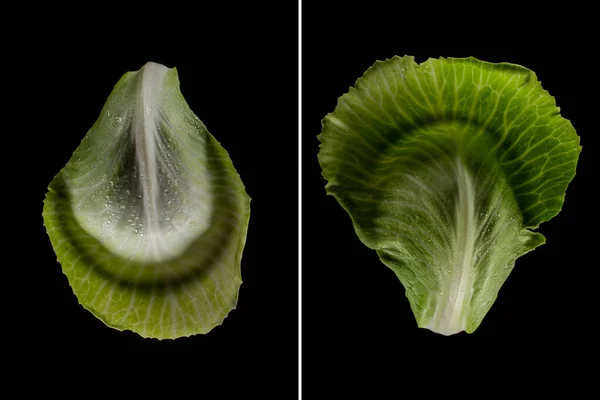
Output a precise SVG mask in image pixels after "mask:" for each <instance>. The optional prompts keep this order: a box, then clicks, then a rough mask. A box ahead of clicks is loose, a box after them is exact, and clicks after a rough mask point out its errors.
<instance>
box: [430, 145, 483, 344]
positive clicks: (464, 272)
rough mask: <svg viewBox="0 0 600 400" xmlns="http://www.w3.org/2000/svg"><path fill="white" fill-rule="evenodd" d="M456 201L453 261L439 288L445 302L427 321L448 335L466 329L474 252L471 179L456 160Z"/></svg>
mask: <svg viewBox="0 0 600 400" xmlns="http://www.w3.org/2000/svg"><path fill="white" fill-rule="evenodd" d="M456 180H457V182H456V183H457V188H458V190H457V198H456V202H455V212H454V215H455V217H454V227H455V231H454V235H453V236H454V237H453V248H454V257H453V259H452V265H451V268H450V271H451V274H450V276H449V277H448V279H447V285H445V287H444V288H443V294H442V296H444V298H445V301H444V300H443V299H440V301H439V302H438V309H437V310H436V312H435V316H434V318H433V320H432V321H431V325H434V326H433V328H435V329H434V330H435V331H437V332H439V333H442V334H445V335H452V334H455V333H458V332H460V331H463V330H465V329H466V322H467V321H466V316H467V315H468V309H467V307H468V304H469V302H470V297H471V285H472V279H473V266H474V263H475V260H474V249H475V240H476V238H477V235H476V229H477V228H476V226H475V224H476V218H475V212H476V206H475V188H474V186H475V185H474V182H473V177H472V176H471V174H470V173H469V171H468V170H467V168H466V167H465V165H464V164H463V163H462V161H461V160H460V157H457V158H456Z"/></svg>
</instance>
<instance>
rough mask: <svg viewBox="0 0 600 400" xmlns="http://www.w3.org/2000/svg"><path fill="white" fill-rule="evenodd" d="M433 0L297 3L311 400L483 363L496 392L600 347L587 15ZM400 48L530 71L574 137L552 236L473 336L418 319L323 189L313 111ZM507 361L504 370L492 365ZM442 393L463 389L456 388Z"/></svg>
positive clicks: (523, 262)
mask: <svg viewBox="0 0 600 400" xmlns="http://www.w3.org/2000/svg"><path fill="white" fill-rule="evenodd" d="M438 4H439V3H432V4H428V5H427V4H425V7H424V8H425V9H416V8H414V7H412V6H414V5H409V4H407V3H406V2H396V3H395V5H392V3H386V4H385V5H383V4H381V5H379V4H378V3H377V2H370V3H369V4H368V5H367V4H364V5H363V4H362V3H361V6H357V7H353V6H350V5H349V4H345V5H344V4H337V6H335V7H330V8H323V7H321V5H320V4H319V5H317V4H315V3H308V2H306V3H304V7H303V27H304V28H303V29H304V30H303V53H302V60H303V62H302V83H303V92H302V122H303V137H302V160H303V168H302V171H303V180H302V183H303V190H302V206H303V221H304V223H303V232H302V239H303V249H302V254H303V271H302V276H303V279H302V288H303V295H304V297H303V327H304V329H303V337H302V339H303V349H304V357H303V365H304V367H305V368H304V370H303V371H304V374H303V382H304V383H305V385H304V386H305V388H304V395H305V397H306V398H317V396H318V395H325V397H326V396H328V395H329V396H333V397H332V398H345V397H346V396H351V397H352V396H362V395H364V394H367V395H366V397H365V398H396V397H397V396H398V397H401V396H402V394H408V393H414V392H415V391H416V392H422V391H425V392H428V391H429V390H430V389H432V388H434V387H436V386H437V385H436V382H440V380H442V379H444V378H445V377H448V376H453V374H455V373H457V374H463V376H462V378H461V379H459V380H458V381H457V383H456V386H455V387H454V388H455V389H456V388H459V387H461V385H463V384H464V379H467V380H468V379H469V377H471V376H473V374H476V373H478V372H479V371H481V372H482V373H484V374H485V373H488V374H489V375H490V378H489V381H488V380H484V381H481V382H480V383H483V382H490V383H492V382H494V383H493V385H494V387H498V386H500V385H498V384H497V382H496V381H497V377H499V376H505V377H507V378H506V379H510V380H512V379H513V378H514V376H519V375H521V373H517V372H516V370H517V369H519V368H522V367H523V366H525V365H528V366H529V365H531V366H532V368H534V369H536V370H537V369H539V367H541V366H544V365H545V366H547V367H549V368H554V369H555V370H556V371H557V372H558V371H560V373H563V372H569V371H570V372H573V371H574V370H576V369H578V365H579V364H578V363H575V364H573V363H571V362H564V361H563V358H565V357H567V358H568V359H577V360H579V359H581V360H584V359H590V358H591V357H592V354H597V349H598V347H597V345H596V341H592V340H591V338H592V335H595V334H593V333H592V332H591V331H590V326H589V325H588V324H587V323H586V322H585V321H588V320H589V319H590V315H592V314H595V311H594V310H595V308H596V307H597V306H596V305H595V304H597V300H596V299H595V295H594V294H593V290H595V289H592V287H593V284H592V283H590V282H593V280H594V279H597V276H598V272H597V265H598V262H597V260H596V258H595V257H594V251H593V248H594V246H595V245H594V244H593V243H592V237H591V235H590V233H588V232H586V230H585V227H586V225H588V223H589V222H590V220H591V218H592V216H591V215H590V210H593V209H594V204H592V200H591V198H592V197H593V195H592V193H593V192H592V189H591V186H594V185H595V183H596V182H597V172H598V168H597V166H594V161H593V157H594V153H595V152H597V150H595V149H594V146H595V145H594V143H597V139H596V137H597V133H598V128H597V124H596V123H595V121H594V119H595V118H596V117H594V116H593V114H591V113H589V112H588V111H587V110H586V109H590V108H591V107H590V106H591V104H590V102H591V101H592V102H593V95H592V93H591V91H590V85H591V86H593V87H594V88H597V84H596V82H597V80H596V79H592V81H590V77H589V76H587V75H586V73H585V72H584V68H583V67H582V64H585V62H586V60H587V59H588V57H591V56H592V54H593V51H592V49H593V48H595V47H597V46H596V45H594V46H592V41H591V40H592V39H591V37H592V36H591V28H592V26H591V25H590V24H589V23H587V22H586V21H585V19H584V18H582V17H583V16H584V15H583V14H581V13H579V14H577V15H576V16H573V17H570V16H569V14H568V12H569V10H568V9H567V8H566V7H563V6H564V5H561V9H560V10H555V11H554V14H551V15H548V14H547V13H545V12H544V11H548V10H543V11H542V10H527V9H525V8H524V7H523V4H519V6H518V7H516V8H510V9H505V8H504V7H503V5H500V4H494V5H493V6H492V7H490V9H489V10H486V7H485V6H484V5H483V3H480V5H479V6H477V7H476V8H474V7H469V6H460V5H459V4H453V5H452V9H448V10H444V11H443V12H440V10H439V8H438ZM413 8H414V9H413ZM507 11H508V12H507ZM581 11H582V12H583V10H581ZM458 14H460V15H458ZM494 17H498V18H497V19H496V18H494ZM569 21H573V22H575V21H576V24H571V23H570V22H569ZM394 55H399V56H403V55H413V56H415V61H416V62H417V63H421V62H423V61H425V60H427V59H428V58H430V57H433V58H437V57H440V56H442V57H468V56H474V57H476V58H479V59H481V60H485V61H490V62H511V63H516V64H521V65H523V66H525V67H527V68H530V69H532V70H533V71H535V72H536V74H537V76H538V79H539V80H541V82H542V85H543V86H544V88H545V89H546V90H548V91H549V92H550V94H551V95H552V96H554V97H555V98H556V100H557V105H558V106H559V107H560V108H561V114H562V116H563V117H565V118H567V119H569V120H571V122H572V124H573V125H574V127H575V129H576V130H577V132H578V134H579V136H580V137H581V145H582V146H583V151H582V153H581V156H580V161H579V164H578V167H577V176H576V177H575V179H574V180H573V181H572V183H571V184H570V186H569V188H568V190H567V196H566V202H565V203H564V206H563V210H562V212H561V213H560V214H558V216H557V217H555V218H554V219H553V220H551V221H550V222H547V223H544V224H542V225H541V227H540V229H539V232H541V233H542V234H544V235H545V236H546V239H547V243H546V244H545V245H543V246H541V247H539V248H538V249H536V250H535V251H533V252H531V253H529V254H527V255H525V256H523V257H521V258H519V259H518V260H517V263H516V266H515V268H514V270H513V272H512V273H511V275H510V276H509V278H508V280H507V281H506V283H505V284H504V285H503V287H502V289H501V290H500V293H499V296H498V299H497V300H496V302H495V303H494V304H493V306H492V308H491V310H490V311H489V313H488V314H487V316H486V317H485V318H484V319H483V322H482V323H481V325H480V326H479V328H478V329H477V330H476V331H475V332H474V333H473V334H471V335H468V334H466V333H464V332H461V333H460V334H457V335H454V336H450V337H445V336H442V335H438V334H435V333H433V332H431V331H429V330H426V329H420V328H418V327H417V324H416V321H415V318H414V316H413V314H412V311H411V309H410V306H409V302H408V300H407V298H406V297H405V292H404V288H403V286H402V285H401V283H400V281H399V280H398V279H397V277H396V276H395V274H394V273H393V272H392V270H390V269H388V268H387V267H386V266H385V265H384V264H383V263H381V262H380V260H379V258H378V256H377V254H376V253H375V252H374V251H372V250H370V249H368V248H367V247H366V246H364V245H363V244H362V243H361V242H360V240H359V239H358V237H357V236H356V234H355V232H354V228H353V226H352V222H351V219H350V217H349V216H348V214H347V212H346V211H345V210H344V209H343V208H342V207H341V206H340V205H339V204H338V203H337V201H336V200H335V198H334V197H333V196H327V195H326V193H325V184H326V181H325V180H324V179H323V178H322V176H321V169H320V166H319V164H318V160H317V153H318V146H319V142H318V140H317V135H318V134H319V133H320V132H321V120H322V119H323V118H324V117H325V115H326V114H328V113H330V112H332V111H333V110H334V109H335V107H336V104H337V100H338V98H339V97H340V96H341V95H343V94H344V93H347V92H348V89H349V88H350V87H351V86H353V85H354V83H355V81H356V79H357V78H359V77H360V76H361V75H362V74H363V73H364V72H365V71H366V70H367V69H368V68H369V67H370V66H371V65H372V64H373V63H374V62H375V61H376V60H384V59H386V58H391V57H393V56H394ZM594 90H596V89H594ZM592 104H593V103H592ZM596 114H597V113H596ZM559 360H560V362H559ZM501 365H506V368H507V369H503V371H502V372H500V373H498V372H497V371H496V368H499V366H501ZM509 366H510V367H509ZM408 373H414V374H416V375H420V376H422V377H423V378H425V380H427V381H428V382H427V383H426V384H425V385H422V386H417V384H416V383H414V382H413V381H412V379H409V380H407V377H408ZM509 376H510V377H509ZM521 376H523V375H521ZM525 376H528V375H525ZM527 379H529V378H527ZM501 380H502V378H501ZM458 382H461V383H458ZM473 383H474V384H476V382H473ZM465 389H466V388H465ZM458 390H461V389H458ZM448 393H450V394H457V395H458V393H457V392H456V391H455V390H454V389H450V391H449V392H448Z"/></svg>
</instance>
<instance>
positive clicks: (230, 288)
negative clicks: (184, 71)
mask: <svg viewBox="0 0 600 400" xmlns="http://www.w3.org/2000/svg"><path fill="white" fill-rule="evenodd" d="M48 189H49V191H48V193H47V195H46V199H45V201H44V210H43V218H44V225H45V226H46V231H47V233H48V235H49V237H50V240H51V243H52V246H53V248H54V251H55V253H56V255H57V258H58V261H59V262H60V264H61V266H62V269H63V272H64V273H65V275H66V276H67V278H68V280H69V283H70V285H71V287H72V289H73V292H74V293H75V295H76V297H77V299H78V300H79V302H80V304H81V305H82V306H83V307H85V308H86V309H87V310H89V311H90V312H92V313H93V314H94V315H95V316H96V317H98V318H99V319H101V320H102V321H103V322H104V323H105V324H106V325H108V326H110V327H112V328H115V329H118V330H131V331H134V332H136V333H138V334H140V335H141V336H143V337H153V338H159V339H167V338H169V339H173V338H177V337H181V336H190V335H194V334H199V333H207V332H209V331H210V330H211V329H213V328H214V327H215V326H218V325H220V324H221V323H222V322H223V320H224V319H225V317H226V316H227V315H228V313H229V312H230V311H231V310H232V309H234V308H235V306H236V304H237V300H238V292H239V287H240V285H241V282H242V279H241V271H240V262H241V257H242V252H243V248H244V244H245V241H246V233H247V229H248V221H249V217H250V198H249V196H248V195H247V194H246V191H245V188H244V185H243V183H242V181H241V179H240V177H239V175H238V173H237V172H236V170H235V168H234V167H233V164H232V162H231V159H230V158H229V155H228V153H227V152H226V151H225V149H223V147H221V145H220V144H219V143H218V142H217V141H216V140H215V139H214V137H213V136H212V135H211V134H210V133H209V132H208V131H207V130H206V127H205V126H204V124H203V123H202V122H201V121H200V120H199V119H198V117H197V116H196V115H195V114H194V113H193V112H192V111H191V110H190V108H189V106H188V104H187V103H186V101H185V99H184V97H183V95H182V94H181V91H180V89H179V77H178V74H177V70H176V69H175V68H171V69H169V68H167V67H165V66H163V65H160V64H156V63H152V62H149V63H147V64H146V65H144V66H143V67H142V68H141V69H140V70H139V71H135V72H128V73H126V74H125V75H124V76H123V77H122V78H121V79H120V80H119V82H118V83H117V84H116V85H115V87H114V89H113V91H112V93H111V94H110V96H109V98H108V100H107V101H106V104H105V106H104V108H103V109H102V112H101V114H100V116H99V118H98V120H97V121H96V123H95V124H94V125H93V126H92V128H91V129H90V130H89V132H88V133H87V135H86V136H85V137H84V138H83V140H82V142H81V144H80V145H79V147H78V148H77V149H76V150H75V152H74V153H73V155H72V157H71V159H70V160H69V161H68V163H67V165H66V166H65V167H64V168H63V169H62V170H61V171H60V172H59V173H58V175H56V177H55V178H54V180H53V181H52V182H51V183H50V186H49V188H48Z"/></svg>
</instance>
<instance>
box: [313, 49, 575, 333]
mask: <svg viewBox="0 0 600 400" xmlns="http://www.w3.org/2000/svg"><path fill="white" fill-rule="evenodd" d="M559 111H560V110H559V108H558V107H557V106H556V104H555V100H554V98H553V97H552V96H550V95H549V93H548V92H547V91H546V90H544V89H543V88H542V86H541V83H540V82H539V81H538V79H537V77H536V74H535V73H534V72H533V71H531V70H529V69H527V68H524V67H522V66H519V65H515V64H510V63H489V62H484V61H480V60H477V59H475V58H472V57H471V58H440V59H429V60H427V61H425V62H423V63H421V64H417V63H415V61H414V58H413V57H410V56H404V57H398V56H396V57H393V58H392V59H389V60H386V61H378V62H376V63H375V64H374V65H373V66H372V67H370V68H369V69H368V70H367V71H366V73H365V74H364V75H363V76H362V77H361V78H359V79H358V80H357V82H356V85H355V87H353V88H351V89H350V90H349V92H348V93H346V94H344V95H343V96H342V97H340V98H339V101H338V104H337V107H336V109H335V110H334V111H333V112H332V113H330V114H328V115H327V116H326V117H325V118H324V119H323V121H322V132H321V134H320V135H319V140H320V142H321V144H320V151H319V155H318V159H319V163H320V165H321V168H322V173H323V176H324V178H325V179H326V180H327V185H326V191H327V193H328V194H330V195H333V196H334V197H335V198H336V199H337V201H338V202H339V204H340V205H341V206H342V207H343V208H344V209H345V210H346V211H347V212H348V214H349V215H350V217H351V219H352V221H353V224H354V228H355V231H356V233H357V235H358V237H359V238H360V240H361V241H362V242H363V243H364V244H365V245H366V246H368V247H369V248H371V249H373V250H375V251H376V252H377V254H378V255H379V257H380V259H381V261H382V262H383V263H384V264H385V265H387V266H388V267H389V268H391V269H392V270H393V271H394V272H395V274H396V275H397V277H398V278H399V279H400V281H401V282H402V284H403V286H404V288H405V290H406V296H407V297H408V300H409V302H410V306H411V309H412V311H413V314H414V316H415V318H416V321H417V324H418V326H419V327H422V328H427V329H430V330H432V331H434V332H437V333H440V334H443V335H452V334H456V333H458V332H461V331H466V332H467V333H472V332H473V331H475V330H476V329H477V327H478V326H479V325H480V324H481V322H482V320H483V318H484V316H485V315H486V313H487V312H488V311H489V309H490V307H491V306H492V304H493V303H494V301H495V299H496V298H497V296H498V293H499V291H500V288H501V286H502V284H503V283H504V282H505V280H506V279H507V277H508V276H509V274H510V272H511V271H512V269H513V267H514V265H515V261H516V260H517V258H519V257H520V256H522V255H523V254H525V253H527V252H529V251H532V250H533V249H535V248H536V247H537V246H540V245H541V244H543V243H545V238H544V236H543V235H542V234H541V233H539V232H536V229H537V228H538V227H539V225H540V224H541V223H543V222H545V221H548V220H550V219H551V218H553V217H554V216H556V215H557V214H558V213H559V211H560V210H561V208H562V205H563V202H564V198H565V191H566V189H567V186H568V184H569V182H570V181H571V180H572V179H573V177H574V175H575V169H576V165H577V161H578V157H579V153H580V150H581V147H580V146H579V137H578V135H577V134H576V132H575V129H574V128H573V126H572V124H571V123H570V122H569V121H568V120H566V119H565V118H563V117H561V116H560V114H559ZM555 245H558V244H555ZM532 268H540V273H543V271H542V268H543V266H532Z"/></svg>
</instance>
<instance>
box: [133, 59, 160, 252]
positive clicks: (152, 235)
mask: <svg viewBox="0 0 600 400" xmlns="http://www.w3.org/2000/svg"><path fill="white" fill-rule="evenodd" d="M167 71H168V69H167V68H166V67H165V66H162V65H159V64H154V63H148V64H146V65H145V66H144V68H143V69H142V71H141V72H140V73H141V74H142V77H141V82H140V85H141V90H140V92H141V93H140V96H139V97H138V103H137V104H136V107H135V111H134V115H133V123H132V130H133V137H134V141H135V146H136V158H137V164H138V167H139V177H140V183H141V189H142V202H143V207H144V216H145V222H146V223H145V228H146V233H147V235H148V237H147V241H148V244H149V247H150V248H151V249H152V251H153V252H154V255H155V256H158V255H159V252H160V249H159V244H160V227H159V211H158V200H159V187H158V172H157V166H156V142H157V136H158V132H157V129H156V119H157V118H158V117H159V112H158V105H159V104H158V102H159V95H160V89H161V87H162V81H163V79H164V76H165V73H166V72H167Z"/></svg>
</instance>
